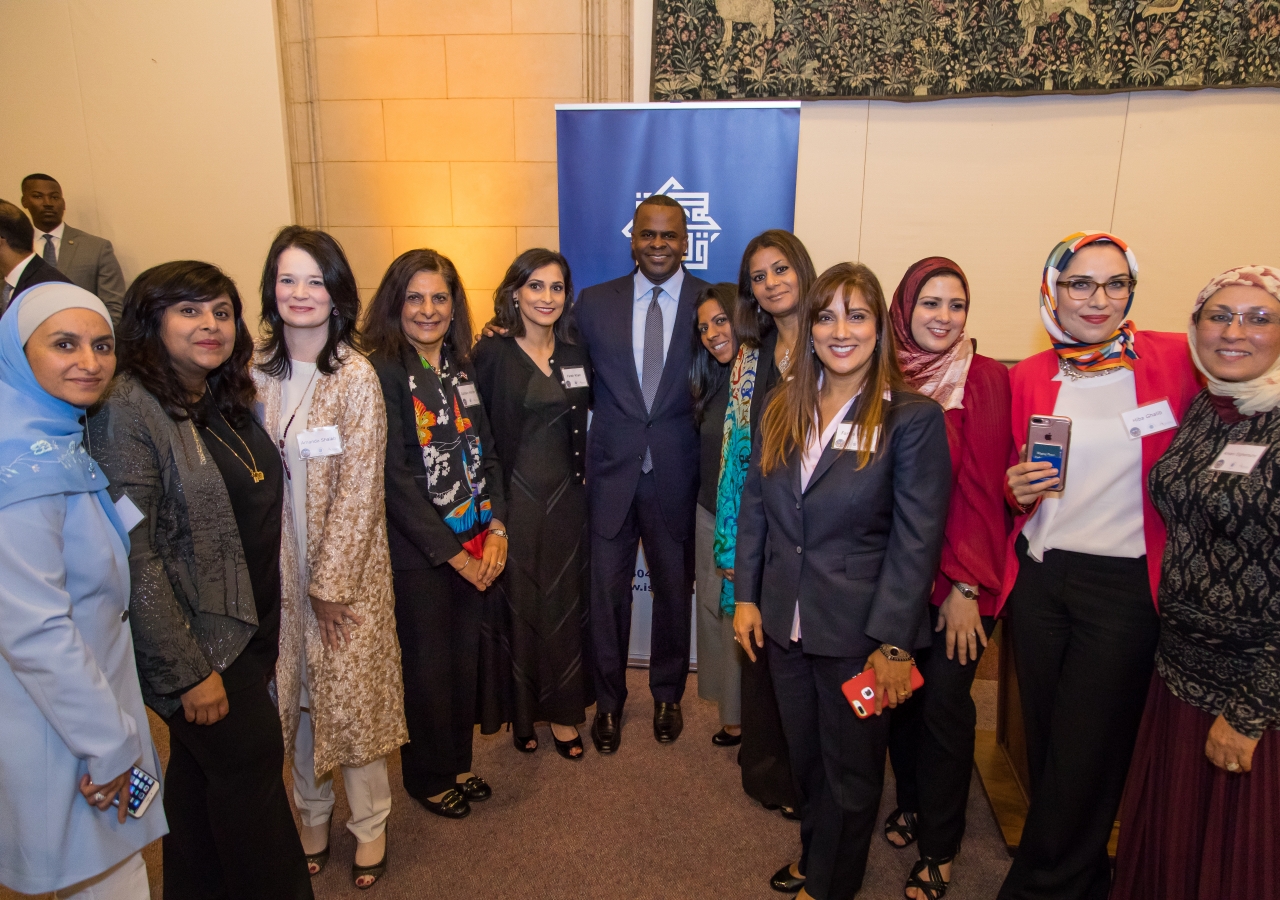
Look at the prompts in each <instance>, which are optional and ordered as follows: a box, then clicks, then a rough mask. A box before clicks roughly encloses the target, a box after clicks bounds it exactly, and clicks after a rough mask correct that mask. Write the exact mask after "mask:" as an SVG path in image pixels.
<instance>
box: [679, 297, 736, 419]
mask: <svg viewBox="0 0 1280 900" xmlns="http://www.w3.org/2000/svg"><path fill="white" fill-rule="evenodd" d="M737 300H738V289H737V287H736V286H735V285H734V284H733V283H732V282H729V281H721V282H718V283H716V284H711V285H707V286H706V287H705V288H703V289H702V290H701V291H700V292H699V293H698V302H697V303H695V304H693V363H692V364H691V365H690V366H689V390H690V392H691V393H692V394H693V420H694V421H695V422H696V423H697V424H698V426H699V427H701V425H702V417H703V413H704V412H705V411H706V406H707V401H708V400H709V399H711V395H712V394H714V393H715V392H716V391H718V390H719V389H720V385H721V384H723V383H724V381H725V379H727V378H728V377H729V370H730V369H731V368H732V367H733V361H732V360H730V361H729V362H728V363H725V364H724V365H721V364H720V362H719V361H718V360H717V359H716V358H715V357H714V356H712V355H711V351H710V350H708V349H707V348H706V346H705V345H704V344H703V343H702V334H701V333H700V332H699V330H698V310H700V309H702V304H704V303H708V302H713V303H717V304H719V305H720V309H721V311H722V312H723V313H724V314H725V315H726V316H728V317H729V326H730V328H731V329H732V331H733V348H734V351H735V354H736V351H737V349H738V347H739V346H741V343H742V342H741V341H740V340H739V339H738V327H737V323H736V321H735V318H734V307H735V306H737Z"/></svg>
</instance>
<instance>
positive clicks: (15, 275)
mask: <svg viewBox="0 0 1280 900" xmlns="http://www.w3.org/2000/svg"><path fill="white" fill-rule="evenodd" d="M34 258H35V254H34V253H32V254H29V255H28V256H27V258H26V259H24V260H23V261H22V262H20V263H18V264H17V265H16V266H14V267H13V270H12V271H10V272H9V274H8V275H6V276H4V283H5V284H7V285H9V287H10V288H11V289H12V292H11V295H10V297H9V299H10V300H13V298H14V297H16V296H17V293H16V291H17V290H18V279H19V278H21V277H22V273H23V272H25V271H26V270H27V266H29V265H31V260H33V259H34Z"/></svg>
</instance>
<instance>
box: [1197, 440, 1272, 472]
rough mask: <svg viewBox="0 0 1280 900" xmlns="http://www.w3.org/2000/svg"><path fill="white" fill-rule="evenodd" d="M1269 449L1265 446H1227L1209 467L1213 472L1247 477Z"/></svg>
mask: <svg viewBox="0 0 1280 900" xmlns="http://www.w3.org/2000/svg"><path fill="white" fill-rule="evenodd" d="M1268 449H1269V446H1268V445H1267V444H1227V446H1226V449H1224V450H1223V451H1222V452H1221V453H1219V454H1218V458H1217V459H1215V460H1214V461H1213V466H1212V467H1211V468H1212V469H1213V471H1215V472H1230V473H1231V474H1233V475H1248V474H1249V473H1250V472H1252V471H1253V467H1254V466H1256V465H1257V464H1258V460H1260V459H1262V454H1264V453H1266V452H1267V450H1268Z"/></svg>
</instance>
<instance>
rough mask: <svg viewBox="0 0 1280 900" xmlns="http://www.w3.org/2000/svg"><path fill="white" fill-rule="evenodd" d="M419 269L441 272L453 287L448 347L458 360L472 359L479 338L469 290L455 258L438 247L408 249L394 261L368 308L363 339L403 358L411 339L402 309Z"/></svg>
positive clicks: (376, 348) (371, 347)
mask: <svg viewBox="0 0 1280 900" xmlns="http://www.w3.org/2000/svg"><path fill="white" fill-rule="evenodd" d="M419 272H436V273H438V274H439V275H440V277H441V278H443V279H444V283H445V286H446V287H447V288H448V289H449V297H450V299H451V300H452V301H453V321H452V322H451V323H450V325H449V333H448V334H447V335H446V336H445V339H444V347H445V349H446V350H448V351H449V355H450V357H451V359H452V360H453V362H454V363H456V364H457V365H463V364H464V363H466V362H468V361H469V360H470V359H471V345H472V343H473V342H474V340H475V335H474V334H473V333H472V331H471V309H470V307H468V306H467V292H466V290H465V289H464V288H463V286H462V279H461V278H459V277H458V270H457V268H456V267H455V266H454V264H453V261H452V260H450V259H449V257H447V256H444V255H443V254H440V253H437V252H436V251H434V250H408V251H406V252H404V253H401V254H400V255H399V256H397V257H396V258H395V261H394V262H392V263H391V266H390V268H388V269H387V273H386V274H385V275H383V276H382V283H381V284H379V285H378V291H377V293H375V294H374V295H373V300H372V301H371V302H370V303H369V308H368V309H367V310H365V314H364V341H363V343H364V345H365V347H366V348H367V349H368V350H369V352H371V353H381V354H382V355H383V356H386V357H388V358H390V359H394V360H399V359H400V356H401V354H403V353H404V351H405V350H407V349H409V347H410V344H409V339H408V338H406V337H405V336H404V327H403V326H402V325H401V324H400V313H401V311H403V309H404V299H405V294H406V293H408V291H409V282H410V281H412V280H413V276H414V275H417V274H418V273H419Z"/></svg>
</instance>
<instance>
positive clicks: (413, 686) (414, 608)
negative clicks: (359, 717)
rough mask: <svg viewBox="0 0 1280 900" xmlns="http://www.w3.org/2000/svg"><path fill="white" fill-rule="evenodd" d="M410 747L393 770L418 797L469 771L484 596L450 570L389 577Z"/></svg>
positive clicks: (447, 785) (445, 567)
mask: <svg viewBox="0 0 1280 900" xmlns="http://www.w3.org/2000/svg"><path fill="white" fill-rule="evenodd" d="M393 578H394V582H395V592H396V634H397V636H398V637H399V638H400V660H401V666H402V668H403V670H404V717H405V722H406V724H407V725H408V726H409V743H407V744H405V745H404V746H403V747H401V748H400V769H401V774H402V777H403V778H404V789H405V791H407V792H408V794H409V796H411V797H414V798H416V799H418V800H425V799H427V798H428V797H434V796H436V795H437V794H442V793H444V792H445V791H447V790H449V788H451V787H453V786H454V785H455V784H456V783H457V776H459V775H461V774H462V773H463V772H469V771H471V741H472V738H473V736H474V734H475V725H476V715H477V704H476V691H477V686H478V684H479V680H480V675H479V664H480V663H479V657H480V622H481V618H482V612H483V609H484V598H482V597H481V596H480V592H479V591H477V590H476V589H475V587H473V586H472V584H471V583H470V582H469V581H467V580H466V579H464V578H463V577H462V576H461V575H459V574H458V573H457V572H455V571H454V570H453V568H452V567H451V566H448V565H443V566H436V567H435V568H433V569H415V570H413V571H407V570H406V571H398V572H394V573H393Z"/></svg>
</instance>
